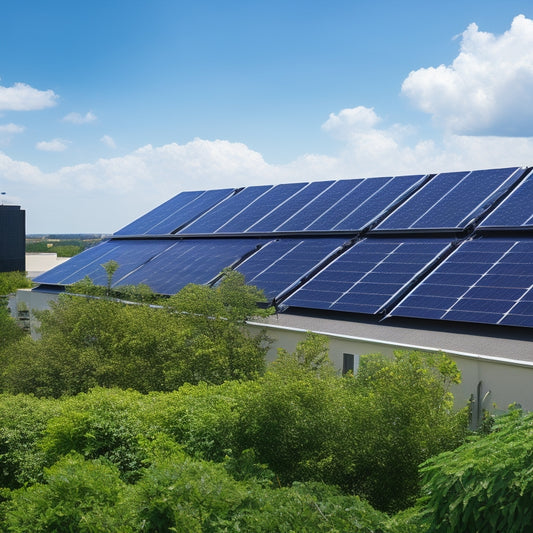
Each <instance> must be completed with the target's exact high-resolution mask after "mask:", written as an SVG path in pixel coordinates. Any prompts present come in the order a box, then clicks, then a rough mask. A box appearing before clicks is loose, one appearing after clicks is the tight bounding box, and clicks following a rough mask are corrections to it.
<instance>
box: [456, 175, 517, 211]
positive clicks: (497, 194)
mask: <svg viewBox="0 0 533 533" xmlns="http://www.w3.org/2000/svg"><path fill="white" fill-rule="evenodd" d="M519 170H520V169H516V170H515V171H514V172H512V173H511V174H509V176H508V177H507V179H505V181H503V183H501V184H500V186H499V187H497V188H496V189H495V190H494V192H493V194H492V195H490V196H488V197H487V198H485V199H484V200H481V201H480V202H479V204H478V205H477V206H476V207H475V208H474V209H472V210H471V211H470V213H476V212H479V211H482V210H483V209H484V208H485V206H487V205H488V206H490V204H491V203H493V202H494V201H495V200H497V199H498V198H499V197H501V196H502V195H503V194H505V192H507V191H508V189H505V184H506V183H508V182H510V181H515V180H516V177H515V174H517V172H519ZM471 174H472V173H471ZM470 213H469V214H470ZM467 216H468V215H467ZM465 219H466V217H465ZM465 219H463V221H464V220H465Z"/></svg>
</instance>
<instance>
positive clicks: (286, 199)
mask: <svg viewBox="0 0 533 533" xmlns="http://www.w3.org/2000/svg"><path fill="white" fill-rule="evenodd" d="M309 185H311V183H306V184H305V185H304V186H303V188H302V189H298V190H297V191H295V192H294V193H293V194H291V195H290V196H289V197H287V198H285V200H283V201H282V202H281V203H280V204H279V205H278V206H277V207H276V208H275V209H274V211H277V210H278V209H280V208H281V207H283V206H284V205H286V204H287V202H289V201H290V200H292V199H293V198H294V197H296V196H298V195H299V194H300V193H302V192H303V191H304V190H305V189H306V188H307V187H309ZM271 214H272V211H270V212H268V213H265V214H264V215H263V216H262V217H261V218H259V219H258V220H255V221H254V223H253V224H251V225H250V226H248V227H247V228H246V229H245V230H244V233H246V232H248V231H250V229H251V228H253V227H254V226H255V225H256V224H259V223H260V222H261V221H262V220H264V219H265V218H267V217H268V216H270V215H271ZM271 231H273V230H271Z"/></svg>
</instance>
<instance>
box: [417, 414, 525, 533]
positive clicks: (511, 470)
mask: <svg viewBox="0 0 533 533" xmlns="http://www.w3.org/2000/svg"><path fill="white" fill-rule="evenodd" d="M532 437H533V414H527V415H525V416H524V414H523V413H522V411H521V410H518V409H514V410H511V411H510V412H509V413H508V414H506V415H504V416H501V417H499V418H497V419H496V423H495V425H494V428H493V432H492V433H491V434H489V435H487V436H480V437H477V438H475V439H473V440H472V441H471V442H469V443H467V444H464V445H463V446H461V447H460V448H458V449H456V450H454V451H453V453H452V452H447V453H443V454H441V455H438V456H436V457H433V458H431V459H429V460H428V461H427V462H426V463H425V464H424V465H422V468H421V473H422V482H423V488H422V494H423V496H422V498H421V500H420V501H419V509H420V511H421V513H422V515H423V517H424V523H425V525H426V526H427V528H428V531H432V532H435V533H452V532H454V531H505V532H506V533H519V532H523V531H530V530H531V524H533V476H532V466H531V458H532V456H533V438H532Z"/></svg>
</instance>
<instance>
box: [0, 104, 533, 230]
mask: <svg viewBox="0 0 533 533" xmlns="http://www.w3.org/2000/svg"><path fill="white" fill-rule="evenodd" d="M355 109H356V111H354V110H350V109H345V110H342V111H340V112H339V113H337V114H333V115H330V117H329V118H328V119H327V121H326V122H325V124H324V126H323V127H324V129H325V130H326V131H329V132H330V133H331V135H335V136H337V137H338V136H339V135H338V134H339V131H342V132H343V133H342V137H343V141H342V142H341V143H340V145H339V151H338V153H337V154H335V155H325V154H304V155H302V156H301V157H298V158H296V159H295V160H293V161H291V162H289V163H287V164H283V165H274V164H270V163H268V162H266V161H265V160H264V158H263V157H262V155H261V154H260V153H258V152H256V151H254V150H251V149H250V148H248V147H247V146H246V145H245V144H242V143H235V142H229V141H225V140H214V141H210V140H205V139H194V140H193V141H191V142H188V143H186V144H177V143H171V144H166V145H163V146H152V145H146V146H143V147H141V148H138V149H137V150H134V151H133V152H131V153H129V154H126V155H123V156H121V157H113V158H102V159H99V160H97V161H96V162H94V163H87V164H80V165H73V166H68V167H63V168H60V169H58V170H57V171H55V172H48V173H46V172H43V171H42V170H41V169H39V168H38V167H36V166H34V165H30V164H28V163H26V162H23V161H16V160H13V159H11V158H9V157H8V156H7V155H5V154H3V153H1V152H0V176H2V177H3V178H4V180H8V181H10V182H12V183H13V188H17V189H18V190H17V191H13V192H16V193H17V195H18V196H20V197H21V198H23V199H24V198H25V196H24V194H23V193H22V192H20V191H21V190H22V189H26V190H27V197H26V199H25V200H24V202H23V206H25V207H26V209H27V212H28V224H29V225H28V231H29V232H34V233H40V232H47V231H57V232H60V231H69V232H78V231H79V232H93V231H95V232H112V231H115V230H117V229H119V228H120V227H122V226H124V225H126V224H127V223H129V222H131V221H132V220H134V219H135V218H136V217H138V216H140V215H142V214H144V213H146V212H147V211H148V210H150V209H151V208H153V207H155V206H157V205H159V204H160V203H162V202H164V201H166V200H167V199H169V198H171V197H172V196H174V195H175V194H177V193H178V192H180V191H184V190H198V189H213V188H223V187H239V186H244V185H253V184H263V183H282V182H291V181H312V180H318V179H334V178H335V179H338V178H355V177H365V176H366V177H372V176H380V175H400V174H408V173H428V172H444V171H450V170H469V169H476V168H491V167H492V168H496V167H504V166H521V165H524V166H526V165H531V163H532V161H531V154H533V138H511V137H490V136H466V135H455V134H446V135H445V136H443V137H442V139H440V140H429V139H424V138H420V136H419V135H417V134H416V132H415V131H413V129H412V128H408V127H404V126H401V125H397V124H394V125H391V126H386V125H384V124H383V123H384V121H383V120H381V119H380V117H379V116H378V115H377V114H376V113H375V111H374V110H372V109H368V108H355ZM354 117H360V118H361V119H360V120H352V119H353V118H354ZM365 117H366V118H365ZM326 124H328V126H326ZM60 142H62V141H60ZM95 210H98V217H95Z"/></svg>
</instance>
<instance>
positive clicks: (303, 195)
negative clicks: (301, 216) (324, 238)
mask: <svg viewBox="0 0 533 533" xmlns="http://www.w3.org/2000/svg"><path fill="white" fill-rule="evenodd" d="M333 183H335V182H334V181H315V182H313V183H309V184H307V185H306V186H305V187H304V188H303V189H301V190H300V191H299V192H298V193H297V194H295V195H294V196H292V197H291V198H289V199H288V200H287V201H286V202H283V203H282V204H281V205H279V206H278V207H275V208H274V210H273V211H272V212H271V213H269V214H268V215H266V216H264V217H263V218H262V219H260V220H258V221H257V222H256V223H255V224H254V225H253V226H251V227H250V228H248V230H247V231H250V232H261V231H274V230H275V229H276V228H277V227H278V226H281V225H282V224H284V223H285V222H286V221H287V220H288V219H289V218H291V217H292V216H293V215H294V213H297V212H298V211H300V210H301V209H303V208H304V207H305V206H306V205H307V204H309V203H310V202H312V201H313V200H314V199H315V198H317V197H318V196H320V195H321V194H323V193H324V191H325V190H326V189H328V188H329V187H331V186H332V185H333Z"/></svg>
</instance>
